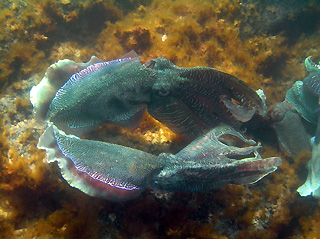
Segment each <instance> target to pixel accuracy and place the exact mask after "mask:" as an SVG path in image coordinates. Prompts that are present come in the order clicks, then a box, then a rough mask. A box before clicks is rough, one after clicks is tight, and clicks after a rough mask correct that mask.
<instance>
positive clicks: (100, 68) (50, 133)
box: [31, 56, 281, 200]
mask: <svg viewBox="0 0 320 239" xmlns="http://www.w3.org/2000/svg"><path fill="white" fill-rule="evenodd" d="M50 68H51V69H54V67H50ZM49 82H50V80H49ZM31 92H32V91H31ZM34 92H35V91H34ZM39 92H40V93H41V87H40V88H39V89H37V94H38V95H41V94H39ZM31 97H32V95H31ZM34 101H36V100H34ZM35 104H36V102H35ZM146 110H148V111H149V113H150V114H151V115H152V116H154V117H155V118H156V119H158V120H159V121H161V122H162V123H164V124H166V125H167V126H168V127H169V128H171V129H172V130H173V131H175V132H177V133H180V134H183V135H185V136H187V137H189V138H194V139H196V140H195V141H193V142H192V143H191V144H190V145H188V146H187V147H186V148H184V149H183V150H182V151H181V152H179V153H178V154H176V155H172V154H160V155H159V156H155V155H151V154H148V153H145V152H142V151H139V150H135V149H131V148H127V147H124V146H120V145H114V144H110V143H103V142H97V141H93V140H85V139H81V138H79V137H76V136H75V135H77V136H81V135H83V134H85V133H86V132H89V131H90V130H92V129H94V128H95V127H97V126H99V125H101V124H105V123H107V124H109V123H112V124H116V125H120V126H124V127H129V128H136V127H137V126H138V125H139V123H140V122H141V120H142V118H143V117H144V114H145V112H146ZM255 110H258V112H259V113H260V114H261V115H264V114H265V103H264V101H263V99H262V98H260V96H259V95H258V94H257V93H256V92H255V91H254V90H253V89H252V88H251V87H250V86H248V85H247V84H246V83H244V82H242V81H240V80H239V79H237V78H236V77H234V76H231V75H229V74H227V73H224V72H221V71H218V70H216V69H214V68H209V67H195V68H188V69H187V68H182V67H177V66H175V65H173V64H172V63H171V62H170V61H168V60H167V59H165V58H157V59H154V60H151V61H150V62H149V63H147V64H146V65H145V66H143V65H141V64H140V61H139V58H138V57H136V56H133V57H127V58H120V59H117V60H114V61H110V62H100V63H96V64H93V65H90V66H88V67H87V68H85V69H83V70H82V71H80V72H78V73H75V74H74V75H73V76H71V78H70V79H69V80H68V79H66V83H65V84H64V85H63V86H62V87H61V88H60V89H58V91H57V93H56V95H55V97H54V98H53V100H52V102H51V104H50V106H49V109H48V110H47V122H48V128H47V130H46V131H45V132H44V133H43V135H42V136H41V137H40V139H39V144H38V147H39V148H41V149H45V150H46V151H47V161H48V162H53V161H57V162H58V165H59V167H60V168H61V173H62V175H63V177H64V178H65V179H66V180H67V181H68V182H69V184H70V185H71V186H73V187H76V188H78V189H80V190H82V191H83V192H85V193H87V194H89V195H91V196H100V197H104V198H107V199H110V200H127V199H131V198H133V197H136V196H138V195H139V194H140V193H141V192H142V191H143V190H144V189H146V188H149V189H153V190H157V191H160V192H168V191H199V190H209V189H213V188H217V187H222V186H224V185H226V184H230V183H232V184H249V183H254V182H256V181H258V180H259V179H261V178H262V177H264V176H265V175H267V174H268V173H271V172H273V171H274V170H276V168H277V166H279V165H280V164H281V159H280V158H268V159H262V158H261V157H260V155H259V153H258V149H259V148H260V147H261V146H259V145H255V142H254V141H250V140H247V139H245V138H244V137H243V136H242V135H241V134H240V133H238V132H236V131H235V130H234V129H233V128H231V127H230V126H226V125H221V123H222V122H225V123H228V124H231V125H233V126H239V125H240V124H241V122H244V121H248V120H249V119H250V118H251V117H252V115H253V114H254V112H255ZM224 136H232V137H233V138H232V137H231V138H230V137H224ZM235 138H237V139H235ZM239 140H240V141H242V143H244V144H245V146H242V147H237V146H236V142H237V141H239ZM254 145H255V146H254Z"/></svg>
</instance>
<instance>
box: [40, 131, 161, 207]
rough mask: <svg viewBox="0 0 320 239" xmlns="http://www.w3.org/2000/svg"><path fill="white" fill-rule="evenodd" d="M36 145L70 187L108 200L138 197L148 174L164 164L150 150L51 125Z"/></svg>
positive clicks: (149, 175)
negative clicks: (83, 136) (85, 136)
mask: <svg viewBox="0 0 320 239" xmlns="http://www.w3.org/2000/svg"><path fill="white" fill-rule="evenodd" d="M38 148H40V149H45V150H46V151H47V161H48V162H54V161H57V162H58V165H59V167H60V169H61V174H62V176H63V177H64V178H65V179H66V180H67V181H68V183H69V184H70V185H71V186H73V187H75V188H77V189H79V190H81V191H83V192H85V193H87V194H88V195H91V196H98V197H103V198H106V199H109V200H117V201H122V200H128V199H131V198H134V197H137V196H138V195H139V194H140V193H141V192H142V191H143V190H144V189H145V188H146V187H147V184H148V181H149V178H150V177H151V175H152V174H153V173H154V172H155V171H157V170H160V169H161V168H162V167H163V166H162V165H161V162H160V161H159V160H157V157H156V156H154V155H151V154H149V153H145V152H143V151H140V150H136V149H132V148H128V147H124V146H120V145H115V144H110V143H105V142H99V141H93V140H86V139H80V138H78V137H76V136H74V135H66V134H65V133H64V132H63V131H61V130H59V129H58V128H57V127H56V126H54V125H53V126H50V127H48V128H47V129H46V131H45V132H44V133H43V135H42V136H41V137H40V140H39V144H38Z"/></svg>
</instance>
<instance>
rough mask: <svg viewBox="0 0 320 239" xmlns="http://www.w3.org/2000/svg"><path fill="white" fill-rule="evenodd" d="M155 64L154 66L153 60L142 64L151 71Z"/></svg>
mask: <svg viewBox="0 0 320 239" xmlns="http://www.w3.org/2000/svg"><path fill="white" fill-rule="evenodd" d="M155 64H156V61H155V60H151V61H149V62H147V63H146V64H144V66H145V68H150V69H153V68H154V66H155Z"/></svg>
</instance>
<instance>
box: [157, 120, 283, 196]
mask: <svg viewBox="0 0 320 239" xmlns="http://www.w3.org/2000/svg"><path fill="white" fill-rule="evenodd" d="M254 144H255V142H254V141H253V140H247V139H245V138H244V137H243V136H242V135H241V134H240V133H238V132H236V131H235V130H233V129H232V128H231V127H229V126H218V127H216V128H214V129H212V130H210V131H209V132H208V133H207V134H206V135H204V136H202V137H200V138H198V139H196V140H195V141H193V142H192V143H191V144H189V145H188V146H187V147H185V148H184V149H183V150H181V151H180V152H179V153H178V154H176V155H171V154H162V155H160V156H159V157H160V158H161V157H163V158H165V159H167V165H166V167H165V168H164V169H163V170H162V171H161V172H160V173H159V174H157V175H155V176H154V177H153V181H152V182H153V185H152V187H153V188H154V189H156V190H159V191H164V192H166V191H201V190H211V189H214V188H219V187H223V186H225V185H227V184H238V185H242V184H251V183H255V182H257V181H258V180H260V179H261V178H263V177H264V176H266V175H268V174H269V173H272V172H274V171H275V170H276V169H277V167H278V166H280V165H281V159H280V158H278V157H272V158H266V159H262V158H261V156H260V155H259V153H258V149H259V148H261V146H260V145H255V146H254ZM237 145H238V146H237ZM240 145H241V146H240ZM162 160H164V159H162Z"/></svg>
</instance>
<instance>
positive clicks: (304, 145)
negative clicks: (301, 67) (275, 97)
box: [271, 57, 320, 198]
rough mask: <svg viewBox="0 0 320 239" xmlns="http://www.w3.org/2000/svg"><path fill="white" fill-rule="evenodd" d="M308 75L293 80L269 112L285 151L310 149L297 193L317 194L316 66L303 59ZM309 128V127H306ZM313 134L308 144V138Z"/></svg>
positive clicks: (319, 84)
mask: <svg viewBox="0 0 320 239" xmlns="http://www.w3.org/2000/svg"><path fill="white" fill-rule="evenodd" d="M305 65H306V69H307V71H309V72H310V75H309V76H307V77H306V78H305V79H304V80H303V81H297V82H295V84H294V85H293V87H292V88H291V89H289V90H288V92H287V94H286V100H285V101H284V102H281V103H277V104H276V105H275V106H274V107H273V110H272V112H271V116H272V118H273V120H274V124H273V125H274V128H275V130H276V133H277V136H278V140H279V143H280V144H281V145H282V146H283V148H284V149H285V150H286V152H288V153H289V154H291V155H293V156H297V155H298V154H299V153H301V152H302V151H303V150H309V151H311V150H312V156H311V160H310V162H309V163H308V169H309V174H308V178H307V180H306V182H305V183H304V184H303V185H302V186H301V187H300V188H298V192H299V193H300V195H301V196H308V195H310V194H312V195H313V196H315V197H318V198H319V197H320V190H318V188H319V186H320V144H319V142H320V121H319V112H320V104H319V96H320V66H319V65H318V64H315V63H314V62H312V61H311V57H308V58H307V59H306V60H305ZM310 129H311V130H310ZM312 136H315V137H314V140H313V143H312V144H311V141H310V138H311V137H312Z"/></svg>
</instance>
